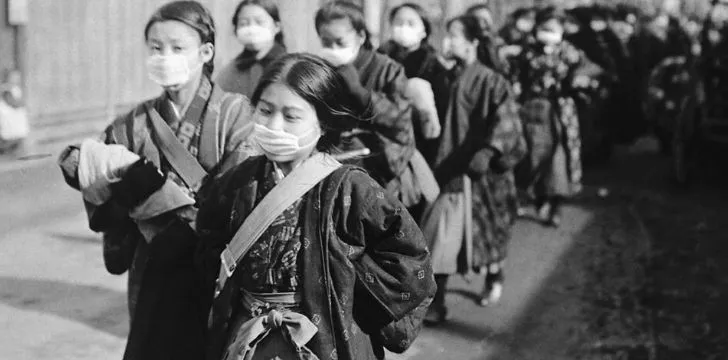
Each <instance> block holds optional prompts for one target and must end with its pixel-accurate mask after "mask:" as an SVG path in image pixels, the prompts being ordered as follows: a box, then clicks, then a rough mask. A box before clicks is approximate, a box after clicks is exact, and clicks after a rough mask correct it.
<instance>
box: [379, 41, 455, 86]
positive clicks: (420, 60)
mask: <svg viewBox="0 0 728 360" xmlns="http://www.w3.org/2000/svg"><path fill="white" fill-rule="evenodd" d="M377 51H378V52H380V53H382V54H385V55H387V56H389V57H390V58H392V59H393V60H395V61H397V62H398V63H400V64H402V66H404V73H405V75H406V76H407V77H408V78H410V79H411V78H420V79H424V80H427V81H428V82H430V83H432V82H433V81H434V80H435V78H436V77H437V76H438V75H439V74H441V73H443V72H445V71H446V69H445V67H444V66H442V64H441V63H440V61H439V60H438V59H437V50H435V48H433V47H432V46H431V45H429V44H423V45H422V46H420V48H419V49H417V50H415V51H412V52H407V51H406V50H405V49H404V48H402V47H401V46H400V45H398V44H397V43H395V42H394V41H392V40H390V41H387V42H386V43H384V44H383V45H382V46H380V47H379V49H378V50H377Z"/></svg>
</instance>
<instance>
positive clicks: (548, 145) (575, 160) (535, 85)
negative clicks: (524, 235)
mask: <svg viewBox="0 0 728 360" xmlns="http://www.w3.org/2000/svg"><path fill="white" fill-rule="evenodd" d="M518 61H519V67H520V71H519V85H520V88H521V91H522V92H521V94H520V98H519V101H520V103H521V104H522V111H521V118H522V120H523V126H524V132H525V135H526V140H527V142H528V145H529V158H528V159H526V161H525V162H524V163H523V164H522V165H521V166H519V170H518V173H519V176H518V178H519V179H518V180H519V184H520V185H521V186H522V187H523V188H529V187H531V186H535V189H534V190H535V191H536V192H537V196H538V197H551V196H564V197H565V196H570V195H573V194H574V193H576V192H579V191H580V190H581V178H582V168H581V134H580V131H579V118H578V112H577V108H576V104H575V102H574V100H573V98H571V97H570V96H569V95H570V93H572V92H573V90H574V89H573V86H572V84H573V81H574V78H575V77H576V76H577V75H579V74H582V75H585V76H590V77H594V76H596V75H597V74H599V73H600V72H601V69H599V67H597V66H596V65H593V64H591V63H589V62H588V60H587V59H586V56H584V54H583V53H582V52H581V51H579V50H578V49H576V48H575V47H574V46H572V45H571V44H570V43H568V42H562V43H561V44H560V45H558V46H557V48H556V49H555V50H554V51H553V52H552V53H550V54H547V53H545V52H544V48H543V46H542V45H536V46H532V47H530V48H529V49H527V50H526V51H524V52H523V53H522V54H521V56H520V57H519V60H518Z"/></svg>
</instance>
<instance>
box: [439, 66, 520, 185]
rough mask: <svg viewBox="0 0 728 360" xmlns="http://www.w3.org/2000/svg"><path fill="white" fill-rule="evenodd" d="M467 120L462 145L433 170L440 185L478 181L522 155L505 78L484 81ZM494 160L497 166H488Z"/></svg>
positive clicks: (514, 161) (517, 123)
mask: <svg viewBox="0 0 728 360" xmlns="http://www.w3.org/2000/svg"><path fill="white" fill-rule="evenodd" d="M470 119H471V125H470V130H469V131H468V135H467V137H466V139H465V141H464V142H463V143H462V144H461V145H460V146H458V147H457V148H456V149H455V151H454V152H453V153H452V154H450V156H448V157H447V158H446V159H445V160H443V161H442V162H441V163H440V165H439V166H438V167H437V169H435V177H436V178H437V179H438V182H439V183H440V184H445V183H447V182H449V181H450V180H451V179H452V178H454V177H456V176H459V175H462V174H468V175H470V176H472V177H476V178H477V177H481V176H483V175H485V174H486V173H487V172H488V171H489V169H491V168H493V169H494V170H496V171H505V170H507V169H510V168H512V167H513V166H515V165H516V163H517V162H518V161H520V159H521V158H522V157H523V155H524V152H525V142H524V140H523V136H522V126H521V122H520V117H519V116H518V109H517V106H516V103H515V101H514V99H513V95H512V94H511V92H510V89H509V86H508V82H507V80H505V78H503V77H502V76H500V75H493V76H492V77H489V78H487V79H485V80H484V82H483V84H482V89H481V95H480V96H479V99H478V103H477V105H476V106H475V108H474V109H473V112H472V114H471V115H470ZM493 159H497V163H493V164H491V163H492V160H493Z"/></svg>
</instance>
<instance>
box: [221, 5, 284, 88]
mask: <svg viewBox="0 0 728 360" xmlns="http://www.w3.org/2000/svg"><path fill="white" fill-rule="evenodd" d="M233 27H234V28H235V36H236V37H237V38H238V41H240V44H241V45H243V51H242V52H241V53H240V55H238V56H237V57H236V58H235V59H234V60H233V61H232V62H231V63H230V64H228V65H227V66H225V67H224V68H223V69H222V70H221V71H220V73H219V74H218V75H217V77H216V81H217V83H218V84H219V85H220V87H222V89H223V90H225V91H229V92H234V93H238V94H243V95H245V96H247V97H250V96H251V95H253V90H255V86H256V85H258V81H259V80H260V77H261V76H262V75H263V71H264V70H265V67H266V66H268V65H269V64H270V63H272V62H273V61H275V60H276V59H278V58H280V57H281V56H283V55H285V54H286V47H285V45H284V43H283V32H282V31H281V19H280V15H279V13H278V6H277V5H276V3H275V1H274V0H244V1H242V2H241V3H240V4H238V6H237V8H235V13H234V14H233Z"/></svg>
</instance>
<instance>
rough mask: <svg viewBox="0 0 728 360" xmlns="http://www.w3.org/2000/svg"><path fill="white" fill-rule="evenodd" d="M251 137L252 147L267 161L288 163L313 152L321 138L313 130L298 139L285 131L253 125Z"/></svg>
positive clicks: (319, 133)
mask: <svg viewBox="0 0 728 360" xmlns="http://www.w3.org/2000/svg"><path fill="white" fill-rule="evenodd" d="M251 136H252V137H251V139H252V142H253V146H254V147H255V148H256V149H257V150H258V151H260V152H262V153H263V154H264V155H265V157H267V158H268V159H269V160H271V161H275V162H288V161H293V160H295V159H296V158H298V157H299V156H301V155H302V154H304V153H307V152H310V151H311V150H313V148H314V147H316V144H317V143H318V141H319V138H321V131H320V130H319V129H318V128H313V129H311V130H309V131H307V132H306V133H305V134H303V135H301V136H300V137H299V136H296V135H293V134H289V133H287V132H285V131H280V130H271V129H269V128H267V127H265V126H263V125H260V124H255V125H254V127H253V134H252V135H251Z"/></svg>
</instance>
